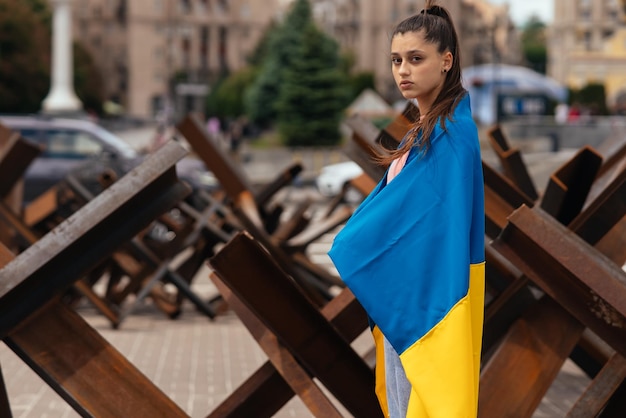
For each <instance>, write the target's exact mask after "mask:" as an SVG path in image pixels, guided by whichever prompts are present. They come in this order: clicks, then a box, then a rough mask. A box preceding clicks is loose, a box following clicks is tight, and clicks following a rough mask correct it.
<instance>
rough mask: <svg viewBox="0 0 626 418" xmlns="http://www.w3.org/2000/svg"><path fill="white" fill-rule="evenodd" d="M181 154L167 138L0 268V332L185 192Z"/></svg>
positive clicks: (76, 277) (75, 277) (55, 292)
mask: <svg viewBox="0 0 626 418" xmlns="http://www.w3.org/2000/svg"><path fill="white" fill-rule="evenodd" d="M186 154H187V151H186V150H185V149H184V148H183V147H182V146H181V145H180V144H178V143H176V142H175V141H170V142H168V143H167V144H166V145H164V146H163V147H162V148H160V149H159V150H158V151H157V152H155V153H154V154H152V155H150V156H149V157H148V158H147V159H146V160H145V161H144V162H143V163H142V164H141V165H140V166H138V167H136V168H135V169H133V170H132V171H130V172H129V173H128V174H127V175H125V176H124V177H123V178H122V179H120V180H119V181H118V182H116V183H115V184H114V185H113V186H111V187H110V188H108V189H107V190H105V191H103V192H102V193H101V194H99V195H98V196H96V198H94V199H93V200H91V201H90V202H89V203H87V204H86V205H85V206H83V207H82V208H81V209H80V210H79V211H78V212H76V213H74V214H73V215H72V216H71V217H69V218H68V219H66V220H65V221H64V222H63V223H61V224H60V225H59V226H58V227H56V228H55V229H53V230H52V231H50V232H49V233H48V234H46V235H45V236H44V237H42V238H41V239H40V240H38V241H37V242H36V243H35V244H33V245H32V246H30V247H29V248H28V249H26V250H25V251H24V252H22V253H21V254H20V255H19V256H18V257H16V258H15V259H14V260H13V261H12V262H11V263H9V264H8V265H6V266H5V267H4V268H3V269H2V270H0V336H2V337H3V336H4V335H6V333H7V332H8V331H9V330H10V329H11V328H13V327H14V326H15V325H16V324H17V323H18V322H20V321H21V320H23V319H24V318H25V317H26V316H28V315H29V314H31V313H32V312H33V311H34V310H35V309H37V308H38V307H40V306H41V305H42V304H44V303H45V302H46V301H48V300H49V299H50V298H51V297H53V295H55V294H58V293H60V292H62V291H63V290H65V288H66V287H67V286H69V285H70V284H71V283H72V282H74V281H76V280H77V279H78V278H80V277H81V276H82V275H84V274H85V273H86V272H87V271H88V270H89V268H91V267H92V266H94V265H95V264H97V263H98V262H100V261H102V260H103V259H104V258H105V257H106V256H107V255H109V254H111V253H112V252H113V251H114V250H115V249H116V248H117V247H118V246H119V245H120V244H121V243H123V242H125V241H128V240H130V239H131V238H132V237H133V236H134V235H136V234H137V233H138V232H139V231H141V230H142V229H143V228H145V227H146V226H148V225H149V224H150V222H151V221H153V220H154V218H156V217H157V216H158V215H160V214H162V213H163V212H165V211H166V210H167V209H169V208H170V207H172V206H173V205H174V204H175V203H176V202H178V201H179V200H181V199H182V198H184V197H185V196H186V195H188V194H189V192H190V189H189V187H188V186H187V185H186V184H184V183H183V182H180V181H178V178H177V176H176V170H175V165H176V162H177V161H179V160H180V159H181V158H182V157H183V156H185V155H186ZM24 301H28V303H25V302H24Z"/></svg>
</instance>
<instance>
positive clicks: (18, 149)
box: [0, 124, 41, 200]
mask: <svg viewBox="0 0 626 418" xmlns="http://www.w3.org/2000/svg"><path fill="white" fill-rule="evenodd" d="M40 152H41V148H40V147H38V146H37V145H35V144H33V143H31V142H28V141H26V140H25V139H24V138H22V137H21V136H20V135H19V133H17V132H13V131H12V130H10V129H9V128H7V127H6V126H4V125H2V124H0V179H2V181H0V200H2V198H4V197H5V196H6V195H7V194H8V193H9V192H10V191H11V189H12V188H13V185H14V184H15V183H16V182H17V181H18V180H19V179H20V178H22V176H23V175H24V172H25V171H26V169H27V168H28V166H29V165H30V163H31V162H32V161H33V160H34V159H35V157H37V156H38V155H39V153H40Z"/></svg>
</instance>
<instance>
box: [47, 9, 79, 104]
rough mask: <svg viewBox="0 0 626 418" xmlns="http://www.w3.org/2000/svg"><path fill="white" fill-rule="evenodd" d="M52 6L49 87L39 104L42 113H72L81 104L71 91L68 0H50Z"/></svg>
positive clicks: (72, 76) (69, 12)
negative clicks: (40, 104)
mask: <svg viewBox="0 0 626 418" xmlns="http://www.w3.org/2000/svg"><path fill="white" fill-rule="evenodd" d="M51 2H52V4H53V6H54V15H53V21H52V69H51V73H50V78H51V81H52V82H51V87H50V92H49V93H48V96H47V97H46V98H45V99H44V101H43V103H42V107H43V111H44V112H46V113H59V112H76V111H80V110H82V107H83V106H82V103H81V101H80V100H79V99H78V97H77V96H76V94H75V93H74V86H73V81H74V67H73V54H72V14H71V10H70V2H71V0H51Z"/></svg>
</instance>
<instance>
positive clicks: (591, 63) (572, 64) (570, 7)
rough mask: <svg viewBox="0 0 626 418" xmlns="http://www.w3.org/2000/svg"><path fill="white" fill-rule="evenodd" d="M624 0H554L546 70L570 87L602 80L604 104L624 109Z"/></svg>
mask: <svg viewBox="0 0 626 418" xmlns="http://www.w3.org/2000/svg"><path fill="white" fill-rule="evenodd" d="M625 9H626V1H625V0H554V24H553V25H552V27H551V28H550V31H549V36H548V74H549V75H550V76H552V77H553V78H555V79H556V80H558V81H560V82H561V83H564V84H566V85H569V86H571V87H574V88H581V87H583V86H584V85H586V84H588V83H596V82H597V83H600V84H604V86H605V89H606V94H607V105H608V106H609V107H611V108H615V107H616V106H618V104H619V103H622V106H625V107H624V108H625V109H626V71H624V69H625V68H626V19H625Z"/></svg>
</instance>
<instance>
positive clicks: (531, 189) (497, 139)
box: [487, 125, 539, 200]
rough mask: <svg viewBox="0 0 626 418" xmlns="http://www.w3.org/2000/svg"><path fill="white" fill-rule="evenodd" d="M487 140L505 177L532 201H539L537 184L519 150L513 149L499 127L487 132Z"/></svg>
mask: <svg viewBox="0 0 626 418" xmlns="http://www.w3.org/2000/svg"><path fill="white" fill-rule="evenodd" d="M487 138H488V139H489V142H490V143H491V146H492V148H493V149H494V151H495V153H496V155H497V156H498V158H499V159H500V164H501V165H502V168H503V170H504V173H505V175H506V176H507V177H508V178H509V179H511V181H512V182H513V183H514V184H516V185H517V187H519V189H520V190H522V191H523V192H524V193H525V194H526V195H527V196H528V197H529V198H530V199H532V200H537V199H538V198H539V194H538V193H537V189H536V188H535V184H534V183H533V180H532V179H531V177H530V174H529V173H528V169H527V168H526V165H525V164H524V159H523V158H522V154H521V153H520V151H519V150H518V149H517V148H511V147H510V146H509V144H508V140H507V138H506V136H505V135H504V132H502V129H501V127H500V126H499V125H496V126H494V127H493V128H491V129H490V130H489V131H488V132H487Z"/></svg>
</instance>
